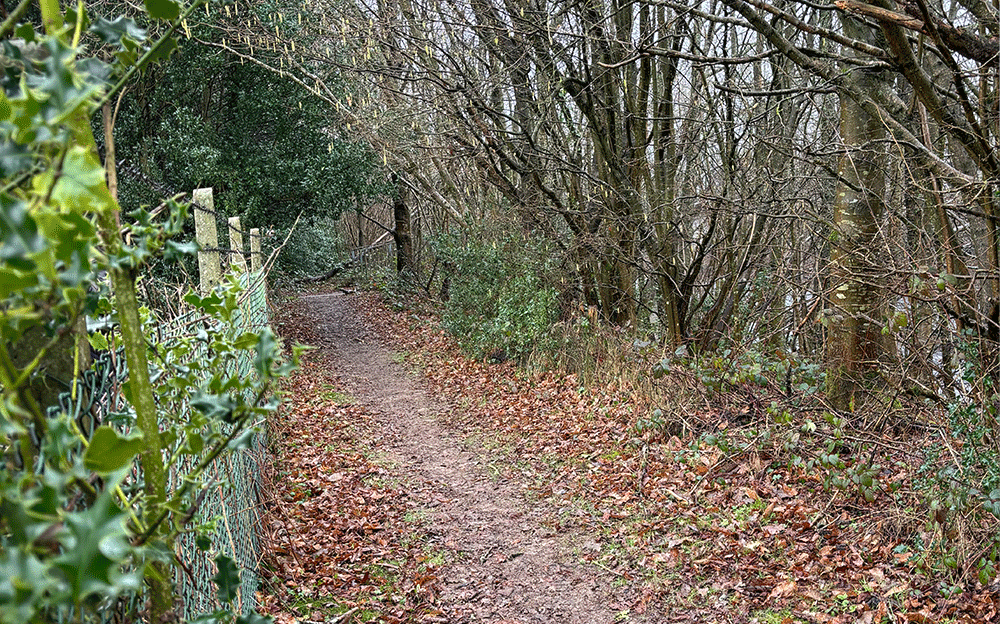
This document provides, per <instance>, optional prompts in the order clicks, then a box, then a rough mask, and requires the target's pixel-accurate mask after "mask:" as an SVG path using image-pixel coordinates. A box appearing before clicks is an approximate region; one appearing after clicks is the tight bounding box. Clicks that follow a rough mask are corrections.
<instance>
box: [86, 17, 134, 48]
mask: <svg viewBox="0 0 1000 624" xmlns="http://www.w3.org/2000/svg"><path fill="white" fill-rule="evenodd" d="M90 32H92V33H94V34H95V35H97V36H98V37H99V38H100V39H101V41H103V42H104V43H107V44H110V45H122V39H123V38H125V37H128V38H129V39H132V40H134V41H143V40H145V39H146V30H145V29H143V28H139V27H138V26H136V23H135V22H134V21H133V20H132V19H131V18H128V17H125V16H124V15H122V16H120V17H119V18H118V19H116V20H113V21H108V20H106V19H104V18H103V17H99V18H97V19H96V20H95V21H94V24H93V25H92V26H91V27H90Z"/></svg>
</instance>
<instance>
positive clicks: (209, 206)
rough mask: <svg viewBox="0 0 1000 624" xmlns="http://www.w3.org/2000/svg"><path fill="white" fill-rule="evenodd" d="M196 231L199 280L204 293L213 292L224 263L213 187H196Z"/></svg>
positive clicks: (194, 197)
mask: <svg viewBox="0 0 1000 624" xmlns="http://www.w3.org/2000/svg"><path fill="white" fill-rule="evenodd" d="M191 196H192V198H193V199H194V203H195V206H194V232H195V238H196V239H197V241H198V247H199V249H200V251H198V282H199V284H200V286H201V292H202V294H206V293H208V292H211V290H212V288H214V287H215V285H216V284H218V283H219V280H220V279H221V275H222V265H221V263H220V261H219V252H218V249H219V234H218V232H217V231H216V229H215V199H214V198H213V196H212V189H211V188H200V189H195V190H194V192H193V193H192V194H191Z"/></svg>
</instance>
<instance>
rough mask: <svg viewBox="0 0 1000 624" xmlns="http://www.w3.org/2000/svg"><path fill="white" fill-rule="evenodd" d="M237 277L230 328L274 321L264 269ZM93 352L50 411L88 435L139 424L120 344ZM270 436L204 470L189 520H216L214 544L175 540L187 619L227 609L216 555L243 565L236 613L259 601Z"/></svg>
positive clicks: (234, 365)
mask: <svg viewBox="0 0 1000 624" xmlns="http://www.w3.org/2000/svg"><path fill="white" fill-rule="evenodd" d="M239 280H240V284H241V287H242V290H241V294H240V297H239V308H238V310H237V311H236V313H235V314H234V315H233V316H232V319H231V321H230V325H231V327H230V329H232V330H234V331H239V332H246V331H253V332H257V331H260V330H262V329H264V328H265V327H267V326H268V325H269V314H268V306H267V292H266V284H265V280H264V279H263V277H262V274H261V273H241V274H239ZM207 322H217V320H209V319H206V318H205V317H204V316H203V315H201V314H200V313H199V312H197V311H191V312H187V313H185V314H182V315H180V316H177V317H175V318H173V319H171V320H170V321H168V322H166V323H163V324H158V325H156V326H155V330H154V335H152V336H149V339H150V342H151V344H154V345H157V346H158V347H160V348H163V347H168V346H169V345H170V343H171V341H174V340H180V339H182V338H185V337H190V336H192V335H194V334H196V333H197V332H198V331H199V329H202V328H203V326H204V324H205V323H207ZM89 331H90V332H105V333H106V332H109V331H113V328H111V327H109V326H107V324H106V323H100V322H95V323H92V326H91V327H90V328H89ZM208 349H209V346H208V345H205V344H201V345H200V346H199V347H198V348H196V349H195V350H194V351H192V352H191V353H189V354H188V355H187V358H188V359H189V360H190V361H198V360H199V358H203V357H205V355H206V351H207V350H208ZM92 356H93V357H92V364H91V366H90V367H89V369H87V370H86V371H84V372H83V373H82V374H81V375H80V376H79V380H78V382H77V386H76V388H75V389H74V390H73V391H70V390H69V389H67V391H66V392H64V393H62V394H61V395H60V397H59V403H58V404H57V405H54V406H51V407H50V408H49V412H50V414H52V415H55V414H57V413H59V412H63V413H66V414H69V415H70V416H71V417H72V418H73V419H74V420H75V421H76V423H77V426H78V427H79V429H80V431H81V433H83V434H84V435H85V436H88V437H90V436H91V435H92V434H93V432H94V430H95V429H96V428H97V427H98V426H100V425H111V426H113V427H115V428H117V429H119V430H127V429H129V428H130V427H131V424H132V423H133V422H134V412H133V411H132V408H131V406H130V405H129V404H128V402H127V401H126V399H125V397H124V394H123V391H122V389H123V384H125V383H126V381H127V379H128V369H127V366H126V362H125V358H124V355H123V353H122V352H121V351H120V350H104V351H96V352H93V353H92ZM254 356H255V353H254V352H253V351H247V350H243V351H240V352H238V354H237V355H236V356H235V357H234V358H232V359H230V360H229V361H228V364H227V370H225V371H214V372H217V373H218V372H222V373H223V375H224V376H225V377H227V378H233V377H238V378H241V379H246V378H250V377H251V376H253V375H255V374H256V372H255V368H254V363H253V359H254ZM207 376H208V371H206V374H205V377H207ZM203 381H204V380H203ZM248 392H249V391H248ZM243 398H244V399H245V400H246V401H247V402H252V401H254V400H255V399H256V397H253V396H245V397H243ZM180 409H181V410H182V413H179V414H173V417H174V418H177V419H180V420H185V419H186V418H187V417H188V416H189V414H190V411H191V409H192V408H191V406H190V405H183V406H181V408H180ZM258 424H260V425H263V423H258ZM265 436H266V433H264V432H263V429H261V432H260V433H255V434H254V435H253V437H252V438H251V440H250V441H249V444H248V445H247V447H246V448H241V449H237V450H234V451H233V452H230V453H224V454H221V455H220V456H219V457H218V458H216V459H215V460H213V461H212V463H211V464H209V466H208V467H207V469H206V471H205V473H204V475H203V479H202V482H203V483H204V484H206V487H205V488H204V489H203V490H202V491H201V492H199V494H198V496H197V500H198V504H197V510H196V513H195V514H194V516H193V518H192V524H201V525H209V526H212V525H214V528H212V529H211V530H210V532H209V537H210V540H209V541H208V542H207V543H208V544H210V545H208V546H207V547H206V542H205V541H203V540H202V541H199V540H197V539H196V535H195V534H194V533H193V532H182V533H181V534H180V536H179V537H178V539H177V540H176V543H175V553H174V554H175V563H176V565H175V566H174V569H175V571H176V572H175V587H176V591H177V596H178V599H179V603H180V612H181V615H182V617H183V618H184V619H185V620H188V619H192V618H195V617H197V616H198V615H201V614H206V613H211V612H213V611H216V610H218V609H220V608H221V607H222V604H221V603H220V601H219V599H218V596H217V592H216V584H215V582H214V581H213V577H214V576H215V575H216V572H217V570H216V566H215V558H216V556H218V555H220V554H221V555H226V556H228V557H230V558H232V559H233V561H234V562H235V563H236V564H237V566H238V567H239V569H240V571H241V574H240V587H239V590H238V591H237V595H236V599H235V600H234V601H233V605H232V606H233V609H234V611H235V612H236V613H238V614H243V615H246V614H248V613H250V612H252V611H253V610H254V609H255V607H256V606H257V605H256V599H255V594H256V592H257V590H258V589H259V587H260V576H259V573H258V565H259V562H260V544H259V541H258V538H257V530H258V527H259V525H260V516H259V511H260V510H259V505H260V495H259V494H260V493H259V484H260V470H261V467H262V466H263V465H264V462H266V461H268V450H267V441H266V438H265ZM175 444H180V442H177V443H175ZM172 451H176V449H165V452H168V453H170V452H172ZM200 461H201V457H199V456H198V455H196V454H189V455H185V456H183V457H182V459H181V461H179V462H177V463H176V464H174V465H173V467H172V469H171V474H170V475H169V484H170V487H171V488H177V487H179V486H180V484H181V483H182V482H183V480H184V478H185V475H187V474H188V473H189V471H190V470H191V469H192V468H193V467H194V466H195V465H197V464H198V463H199V462H200ZM128 486H129V488H128V489H130V490H132V491H139V490H140V489H141V487H142V476H141V474H140V473H139V472H138V471H136V472H135V473H134V474H133V476H132V478H131V479H130V482H129V484H128ZM199 542H200V543H199ZM141 602H142V597H141V596H133V597H130V598H128V599H120V600H119V601H118V603H117V604H116V605H115V606H114V608H111V609H108V610H107V611H105V612H104V613H103V614H102V615H103V618H104V621H105V622H109V623H110V622H128V621H135V620H136V619H137V617H138V614H139V612H140V610H141V609H142V607H143V605H142V604H141ZM58 619H61V620H63V621H75V620H76V619H77V617H76V615H75V614H73V613H70V612H67V613H64V614H61V617H60V618H58Z"/></svg>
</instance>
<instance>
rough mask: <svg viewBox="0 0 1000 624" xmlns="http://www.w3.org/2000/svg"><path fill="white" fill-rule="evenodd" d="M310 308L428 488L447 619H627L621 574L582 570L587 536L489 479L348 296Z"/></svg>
mask: <svg viewBox="0 0 1000 624" xmlns="http://www.w3.org/2000/svg"><path fill="white" fill-rule="evenodd" d="M303 302H304V304H305V305H304V308H305V312H306V314H307V315H308V319H307V320H308V322H309V323H311V324H312V326H313V333H314V335H315V336H317V337H318V338H319V340H318V342H320V344H318V345H316V346H317V347H319V348H320V349H323V350H330V351H331V352H332V356H333V357H332V362H333V363H334V366H335V367H336V374H337V376H338V378H339V379H340V381H341V382H342V383H343V385H344V388H343V391H344V392H347V393H349V394H350V395H352V396H353V397H355V399H356V400H357V401H358V403H359V404H361V405H363V406H364V407H365V408H366V410H369V411H371V412H372V413H374V414H376V416H377V420H378V421H379V422H380V423H381V427H382V433H383V435H384V439H383V444H382V448H384V452H385V456H386V457H385V459H387V460H388V464H389V466H391V467H390V468H389V470H391V471H393V472H395V473H396V474H397V475H398V477H399V478H400V479H401V480H403V481H404V482H410V483H417V484H420V487H414V488H413V489H412V491H411V493H410V495H411V496H412V497H415V498H416V501H417V506H418V509H421V510H422V511H421V513H422V514H426V518H427V520H428V523H427V526H428V528H427V533H428V537H427V539H428V540H429V541H430V542H431V543H432V544H433V546H434V549H435V550H437V551H439V552H443V553H444V561H445V564H444V565H443V566H442V567H441V569H440V570H439V575H438V580H439V582H440V591H439V595H438V604H439V606H440V607H441V608H442V611H443V612H444V613H445V614H447V621H449V622H491V623H494V624H501V623H503V624H513V623H519V624H527V623H529V622H531V623H535V622H546V623H550V622H565V623H574V624H591V623H593V624H608V623H611V622H616V621H623V619H624V618H623V616H624V614H623V613H622V607H621V605H620V604H618V603H617V601H616V599H615V597H614V596H613V593H614V590H613V589H612V583H613V581H614V577H613V576H611V575H610V574H606V573H604V572H602V571H601V570H600V569H598V568H595V567H593V566H582V565H579V564H577V563H576V562H575V558H574V556H573V555H572V550H573V547H572V545H573V544H584V543H586V538H585V536H577V535H573V534H571V533H570V534H567V533H566V532H556V531H555V530H554V529H553V528H552V527H553V526H555V523H553V522H552V521H551V510H549V509H547V508H545V506H544V504H541V503H531V502H528V501H526V500H525V497H524V496H523V495H522V493H521V492H522V490H523V489H524V488H523V487H522V486H521V485H520V484H519V483H517V482H513V481H508V480H505V479H503V478H501V477H499V476H497V475H496V474H495V473H494V472H492V471H490V470H489V469H488V465H489V458H488V457H485V456H483V455H481V453H483V451H482V450H476V449H472V448H470V445H468V444H466V443H465V442H464V441H463V438H462V433H461V432H459V431H455V430H453V429H450V428H448V427H446V426H444V425H442V424H441V422H440V421H439V417H440V416H441V415H442V414H444V413H446V411H447V410H448V409H449V407H448V406H447V405H445V404H443V403H442V402H441V401H439V400H438V399H437V398H436V397H435V396H433V395H432V394H431V393H429V392H428V391H427V390H426V389H425V388H424V386H423V385H422V383H421V382H420V380H418V378H417V377H416V375H415V374H414V373H413V372H411V371H408V370H407V369H406V368H405V367H404V366H403V365H402V364H401V363H398V361H397V360H398V359H399V358H398V357H396V358H395V359H394V354H393V352H392V351H391V349H390V347H389V346H388V345H386V344H383V342H382V341H379V340H377V339H376V338H375V334H374V332H372V331H370V330H369V328H367V327H365V326H364V324H363V321H362V320H361V319H362V317H361V316H360V315H359V314H357V313H355V311H354V310H353V308H352V298H351V297H350V296H349V295H342V294H322V295H307V296H304V297H303ZM547 520H548V521H547ZM627 621H631V622H634V621H636V620H635V619H634V616H633V617H631V618H628V619H627Z"/></svg>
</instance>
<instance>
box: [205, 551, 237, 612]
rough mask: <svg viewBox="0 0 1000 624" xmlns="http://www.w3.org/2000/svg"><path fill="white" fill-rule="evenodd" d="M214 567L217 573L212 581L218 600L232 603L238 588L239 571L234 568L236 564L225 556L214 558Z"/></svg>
mask: <svg viewBox="0 0 1000 624" xmlns="http://www.w3.org/2000/svg"><path fill="white" fill-rule="evenodd" d="M215 567H216V568H218V570H219V572H218V573H217V574H216V575H215V576H213V577H212V580H213V581H215V584H216V586H218V588H219V600H220V601H222V602H232V601H233V600H234V599H235V598H236V592H237V590H239V587H240V570H239V568H238V567H236V562H234V561H233V560H232V559H231V558H230V557H227V556H226V555H219V556H218V557H216V558H215Z"/></svg>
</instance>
